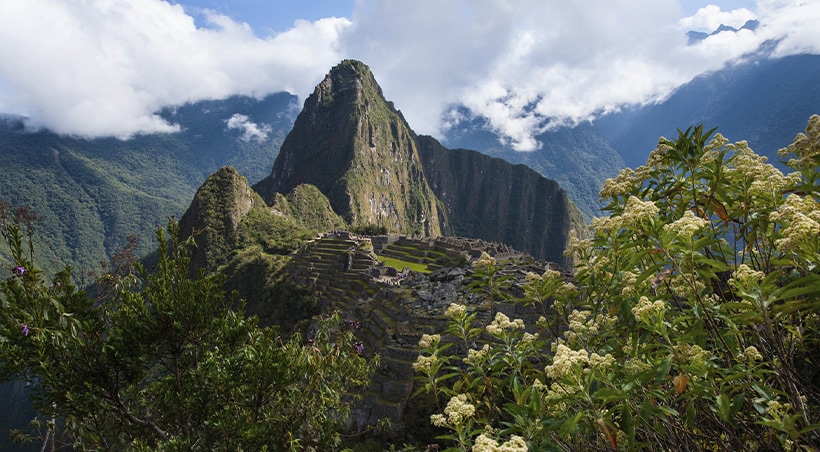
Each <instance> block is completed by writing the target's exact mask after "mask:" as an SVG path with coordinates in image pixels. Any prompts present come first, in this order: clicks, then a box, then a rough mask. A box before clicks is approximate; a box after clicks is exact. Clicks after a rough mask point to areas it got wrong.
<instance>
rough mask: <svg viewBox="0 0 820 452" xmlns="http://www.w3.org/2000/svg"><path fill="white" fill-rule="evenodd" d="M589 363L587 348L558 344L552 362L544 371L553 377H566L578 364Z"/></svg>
mask: <svg viewBox="0 0 820 452" xmlns="http://www.w3.org/2000/svg"><path fill="white" fill-rule="evenodd" d="M584 364H589V354H588V353H587V351H586V350H578V351H575V350H572V349H571V348H569V347H567V346H566V345H564V344H558V346H557V347H556V348H555V355H554V356H553V357H552V364H550V365H549V366H547V367H546V368H544V373H546V374H547V376H548V377H550V378H552V379H559V378H564V377H566V376H568V375H570V374H572V373H573V371H574V369H575V367H576V366H577V365H581V366H583V365H584Z"/></svg>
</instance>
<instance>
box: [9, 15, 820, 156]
mask: <svg viewBox="0 0 820 452" xmlns="http://www.w3.org/2000/svg"><path fill="white" fill-rule="evenodd" d="M749 19H755V20H758V21H759V22H760V27H758V29H757V30H755V31H751V30H742V31H739V32H737V33H733V32H725V33H720V34H717V35H714V36H710V37H709V38H708V39H706V40H704V41H702V42H700V43H698V44H696V45H688V43H687V39H686V32H687V31H689V30H699V31H711V30H714V29H715V28H717V26H718V25H720V24H721V23H725V24H728V25H732V26H734V27H740V26H741V25H742V24H743V23H744V22H745V21H746V20H749ZM818 23H820V1H817V0H756V1H755V0H745V1H741V0H715V1H712V2H709V1H701V0H628V1H612V0H585V1H583V2H580V1H579V2H569V1H566V0H414V1H397V0H356V1H352V0H311V1H296V0H293V1H287V0H2V1H0V113H10V114H18V115H24V116H26V117H27V118H28V125H29V126H30V127H32V128H36V127H45V128H49V129H51V130H53V131H56V132H58V133H63V134H72V135H79V136H88V137H94V136H117V137H123V138H124V137H128V136H131V135H133V134H136V133H148V132H172V131H174V130H177V129H178V126H177V125H175V124H173V123H168V122H166V121H164V120H163V119H162V118H160V117H159V116H157V115H156V114H155V113H156V112H157V111H159V109H161V108H162V107H164V106H170V105H180V104H183V103H186V102H193V101H197V100H202V99H219V98H224V97H226V96H229V95H232V94H244V95H250V96H257V97H261V96H264V95H266V94H270V93H274V92H279V91H288V92H291V93H294V94H296V95H297V96H299V97H300V99H303V98H304V97H306V96H307V95H309V94H310V92H311V91H312V90H313V87H314V86H315V85H316V84H317V83H318V82H320V81H321V79H322V77H323V76H324V75H325V74H326V73H327V72H328V70H329V69H330V68H331V67H332V66H333V65H335V64H337V63H338V62H339V61H340V60H342V59H345V58H355V59H359V60H361V61H363V62H365V63H366V64H368V65H369V66H370V68H371V69H372V71H373V73H374V75H375V76H376V78H377V80H378V82H379V84H380V85H381V86H382V88H383V90H384V94H385V96H386V97H387V98H388V99H389V100H392V101H394V103H395V105H396V106H397V108H399V109H401V110H402V112H403V113H404V116H405V117H406V118H407V119H408V122H409V123H410V125H411V126H412V127H413V128H414V130H416V131H417V132H419V133H425V134H432V135H434V136H441V135H442V134H443V133H445V132H446V130H447V129H448V128H449V127H452V126H453V125H454V124H456V123H458V122H459V121H461V120H463V118H462V117H461V116H460V115H459V113H458V112H459V111H463V110H459V109H457V108H455V107H456V106H463V107H466V108H467V109H469V110H470V111H471V112H472V113H473V114H475V115H479V116H482V117H484V118H486V119H487V124H488V126H489V128H490V129H492V131H494V132H495V133H497V134H498V135H499V136H500V137H501V139H502V140H503V141H504V143H505V144H508V145H509V146H511V147H513V148H515V149H518V150H522V151H527V150H532V149H534V148H535V146H537V142H536V140H535V139H534V137H535V136H536V135H537V134H539V133H541V132H543V131H545V130H550V129H553V128H556V127H562V126H572V125H574V124H577V123H579V122H583V121H587V120H594V118H596V117H599V116H601V115H604V114H607V113H608V112H611V111H616V110H618V109H620V108H622V107H624V106H627V105H643V104H647V103H652V102H657V101H659V100H661V99H663V98H664V97H665V96H667V95H668V94H669V93H670V92H671V91H672V90H673V89H675V88H676V87H677V86H680V85H681V84H683V83H686V82H687V81H689V80H691V79H692V78H693V77H695V76H697V75H698V74H701V73H703V72H707V71H713V70H717V69H720V68H722V67H724V66H725V65H726V64H731V63H732V62H736V61H740V60H742V59H744V58H746V56H747V55H749V54H750V53H751V52H754V51H755V50H756V49H758V48H759V47H760V45H761V44H762V43H763V42H766V41H769V42H772V41H776V42H777V45H776V47H775V50H774V52H773V54H772V56H773V57H779V56H784V55H789V54H796V53H815V54H816V53H820V27H817V26H816V24H818ZM259 127H260V130H264V125H259Z"/></svg>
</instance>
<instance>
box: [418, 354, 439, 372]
mask: <svg viewBox="0 0 820 452" xmlns="http://www.w3.org/2000/svg"><path fill="white" fill-rule="evenodd" d="M437 362H438V357H437V356H436V355H431V356H424V355H419V357H418V358H416V362H414V363H413V370H415V371H416V372H420V373H429V372H430V368H431V367H432V366H433V364H435V363H437Z"/></svg>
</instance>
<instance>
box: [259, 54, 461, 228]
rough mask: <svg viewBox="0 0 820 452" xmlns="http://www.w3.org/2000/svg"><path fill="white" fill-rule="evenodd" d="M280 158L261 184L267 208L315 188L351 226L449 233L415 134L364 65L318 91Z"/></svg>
mask: <svg viewBox="0 0 820 452" xmlns="http://www.w3.org/2000/svg"><path fill="white" fill-rule="evenodd" d="M279 156H280V157H278V158H277V159H276V162H275V163H274V166H273V172H272V173H271V174H270V176H269V177H267V178H266V179H264V180H262V181H261V182H259V183H258V184H257V185H255V186H254V188H255V189H256V190H257V191H259V192H260V193H261V194H262V196H263V197H264V198H265V199H266V200H267V201H268V202H271V200H272V197H273V195H274V193H277V192H278V193H288V192H290V191H291V190H292V189H293V188H295V187H296V186H297V185H300V184H311V185H315V186H316V187H317V188H318V189H319V190H320V191H321V192H322V193H324V194H325V195H326V196H327V198H328V199H329V200H330V203H331V205H332V206H333V209H334V210H335V211H336V212H337V213H339V214H340V215H341V216H342V217H344V218H345V220H346V221H348V222H349V223H350V224H352V225H372V224H375V225H379V226H386V227H387V228H389V229H391V230H396V231H417V232H420V233H423V234H425V235H441V234H442V233H443V232H445V230H444V229H443V227H442V224H441V220H442V218H440V214H439V206H438V204H437V201H436V197H435V195H434V194H433V192H432V190H431V189H430V187H429V186H428V185H427V182H426V180H425V179H424V173H423V170H422V167H421V162H420V160H419V156H418V149H417V144H416V138H415V134H414V133H413V131H412V130H410V127H409V126H408V125H407V122H406V121H405V120H404V118H403V117H402V116H401V114H400V113H399V112H398V111H396V110H395V108H393V106H392V104H390V103H388V102H387V101H386V100H385V99H384V96H383V95H382V91H381V88H380V87H379V85H378V84H377V83H376V80H375V79H374V78H373V74H372V73H371V72H370V69H369V68H368V67H367V66H365V65H364V64H362V63H361V62H358V61H353V60H347V61H343V62H342V63H341V64H339V65H338V66H336V67H334V68H333V70H332V71H330V73H329V74H328V75H327V76H326V77H325V79H324V80H323V81H322V82H321V83H320V84H319V85H318V86H317V87H316V89H315V90H314V92H313V94H311V95H310V96H309V97H308V98H307V100H305V106H304V109H303V110H302V112H301V113H300V114H299V117H298V118H297V119H296V122H295V123H294V125H293V130H291V132H290V133H289V134H288V136H287V138H286V139H285V142H284V143H283V144H282V149H281V150H280V153H279Z"/></svg>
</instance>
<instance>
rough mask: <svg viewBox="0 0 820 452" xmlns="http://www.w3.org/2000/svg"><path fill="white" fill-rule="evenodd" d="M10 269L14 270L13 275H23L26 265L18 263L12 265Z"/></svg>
mask: <svg viewBox="0 0 820 452" xmlns="http://www.w3.org/2000/svg"><path fill="white" fill-rule="evenodd" d="M12 270H13V271H14V274H15V275H17V276H23V273H25V272H26V267H22V266H20V265H18V266H16V267H14V268H13V269H12Z"/></svg>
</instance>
